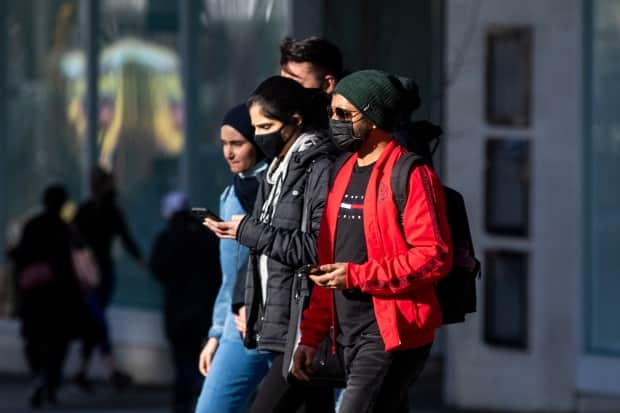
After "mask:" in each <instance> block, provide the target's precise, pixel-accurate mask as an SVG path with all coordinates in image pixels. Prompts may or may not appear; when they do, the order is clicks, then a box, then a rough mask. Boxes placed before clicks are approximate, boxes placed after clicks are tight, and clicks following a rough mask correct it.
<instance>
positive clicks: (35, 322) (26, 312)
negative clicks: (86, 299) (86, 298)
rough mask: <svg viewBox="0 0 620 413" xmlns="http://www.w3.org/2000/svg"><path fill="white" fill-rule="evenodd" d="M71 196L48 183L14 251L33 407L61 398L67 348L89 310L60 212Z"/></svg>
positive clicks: (65, 224)
mask: <svg viewBox="0 0 620 413" xmlns="http://www.w3.org/2000/svg"><path fill="white" fill-rule="evenodd" d="M66 200H67V192H66V190H65V188H64V186H62V185H59V184H55V185H51V186H49V187H47V188H46V189H45V191H44V193H43V207H44V210H43V212H42V213H41V214H39V215H37V216H35V217H34V218H32V219H30V220H29V221H28V222H27V223H26V224H25V226H24V229H23V232H22V235H21V239H20V241H19V243H18V244H17V246H16V247H15V248H14V249H13V250H11V251H10V256H11V257H12V258H13V259H14V261H15V268H16V271H17V273H18V291H19V293H20V295H21V309H20V313H19V317H20V320H21V334H22V337H23V338H24V350H25V355H26V360H27V362H28V365H29V367H30V371H31V373H32V377H33V389H32V394H31V396H30V403H31V406H32V407H40V406H41V405H43V404H44V403H52V404H53V403H55V402H56V392H57V390H58V386H59V385H60V379H61V374H62V366H63V362H64V358H65V355H66V351H67V347H68V344H69V341H70V339H71V337H72V336H73V335H74V334H75V333H76V330H77V326H78V324H79V323H80V320H79V317H81V316H82V315H83V314H84V313H85V311H86V309H85V307H84V304H83V301H82V297H81V293H80V289H79V285H78V281H77V277H76V275H75V272H74V269H73V264H72V259H71V246H72V234H71V229H70V227H69V225H68V224H67V223H65V222H64V221H63V220H62V219H61V216H60V211H61V208H62V206H63V204H64V203H65V202H66Z"/></svg>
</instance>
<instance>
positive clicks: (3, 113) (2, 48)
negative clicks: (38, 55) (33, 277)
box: [0, 1, 9, 262]
mask: <svg viewBox="0 0 620 413" xmlns="http://www.w3.org/2000/svg"><path fill="white" fill-rule="evenodd" d="M6 12H7V10H6V2H5V1H0V248H1V250H0V262H4V256H5V254H4V247H5V246H6V230H7V228H6V226H7V224H8V211H7V201H8V197H9V193H8V192H9V191H8V185H7V183H8V182H7V168H6V164H7V159H6V157H7V149H8V145H7V130H8V128H7V120H8V116H7V109H8V105H7V100H8V93H7V79H6V78H7V76H6V66H7V65H8V59H7V57H8V56H7V55H8V53H7V43H8V42H7V37H8V35H9V33H8V28H7V26H8V25H7V20H8V19H7V15H6V14H7V13H6Z"/></svg>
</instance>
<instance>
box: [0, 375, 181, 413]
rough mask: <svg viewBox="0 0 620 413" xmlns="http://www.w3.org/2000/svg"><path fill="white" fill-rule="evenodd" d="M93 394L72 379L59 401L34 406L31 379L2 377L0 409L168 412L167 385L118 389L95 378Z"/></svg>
mask: <svg viewBox="0 0 620 413" xmlns="http://www.w3.org/2000/svg"><path fill="white" fill-rule="evenodd" d="M94 384H95V391H94V392H93V394H85V393H82V392H80V391H79V390H78V389H77V387H75V386H73V385H72V384H71V383H67V384H65V385H63V387H62V389H61V390H60V392H59V394H58V405H57V406H54V407H45V408H43V409H38V410H32V409H30V407H29V405H28V397H29V395H30V383H29V381H28V380H27V379H26V378H24V377H0V413H26V412H33V411H35V412H54V413H168V412H169V411H170V408H169V407H168V406H169V404H170V391H169V389H168V388H167V387H147V386H133V387H132V388H130V389H128V390H127V391H126V392H123V393H120V394H119V393H118V392H116V391H115V390H114V389H113V388H112V386H110V385H109V384H107V383H103V382H96V383H94Z"/></svg>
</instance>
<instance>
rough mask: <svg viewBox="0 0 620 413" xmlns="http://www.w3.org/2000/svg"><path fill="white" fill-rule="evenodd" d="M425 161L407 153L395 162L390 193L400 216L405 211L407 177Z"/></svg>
mask: <svg viewBox="0 0 620 413" xmlns="http://www.w3.org/2000/svg"><path fill="white" fill-rule="evenodd" d="M425 163H426V160H425V159H424V157H423V156H420V155H418V154H416V153H413V152H407V153H405V154H404V155H403V156H401V157H400V159H398V161H396V164H395V165H394V169H393V170H392V193H393V194H394V201H396V206H397V207H398V212H399V213H400V215H402V214H403V212H404V211H405V205H407V196H408V195H409V175H411V171H412V169H413V168H414V167H415V166H417V165H421V164H425Z"/></svg>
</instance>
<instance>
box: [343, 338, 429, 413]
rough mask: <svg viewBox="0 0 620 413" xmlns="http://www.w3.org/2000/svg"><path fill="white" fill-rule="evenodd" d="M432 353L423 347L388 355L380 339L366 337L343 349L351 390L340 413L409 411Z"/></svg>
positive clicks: (344, 399)
mask: <svg viewBox="0 0 620 413" xmlns="http://www.w3.org/2000/svg"><path fill="white" fill-rule="evenodd" d="M430 350H431V344H428V345H426V346H423V347H419V348H415V349H411V350H403V351H395V352H390V353H388V352H386V351H385V346H384V344H383V340H382V339H381V336H379V335H374V334H373V335H362V336H360V338H359V339H358V340H357V341H356V342H355V344H353V345H351V346H346V347H344V348H342V347H341V348H340V351H341V352H342V354H343V358H344V364H345V370H346V374H347V387H346V388H345V390H344V393H343V395H342V401H341V403H340V408H339V409H338V413H366V412H376V413H380V412H402V411H407V410H408V409H407V403H408V397H407V394H408V389H409V386H410V385H411V384H412V383H413V382H414V381H415V380H416V379H417V378H418V377H419V376H420V373H421V372H422V370H423V369H424V365H425V364H426V360H427V359H428V356H429V353H430Z"/></svg>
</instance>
